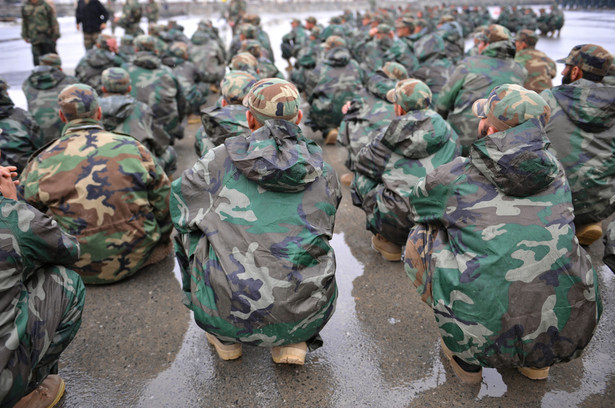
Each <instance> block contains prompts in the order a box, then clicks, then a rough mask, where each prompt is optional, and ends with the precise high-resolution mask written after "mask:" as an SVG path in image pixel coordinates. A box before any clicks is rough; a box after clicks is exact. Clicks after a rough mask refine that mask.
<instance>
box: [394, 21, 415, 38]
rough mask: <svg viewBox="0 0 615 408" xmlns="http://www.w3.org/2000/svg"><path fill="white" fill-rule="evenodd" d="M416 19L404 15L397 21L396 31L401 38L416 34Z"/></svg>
mask: <svg viewBox="0 0 615 408" xmlns="http://www.w3.org/2000/svg"><path fill="white" fill-rule="evenodd" d="M414 29H415V25H414V19H413V18H412V17H402V18H400V19H399V20H397V21H396V22H395V33H396V34H397V36H398V37H399V38H403V37H409V36H411V35H412V34H414Z"/></svg>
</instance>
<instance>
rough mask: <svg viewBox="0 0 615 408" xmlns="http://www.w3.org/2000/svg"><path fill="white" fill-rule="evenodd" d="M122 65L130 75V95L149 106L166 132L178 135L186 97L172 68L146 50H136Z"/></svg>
mask: <svg viewBox="0 0 615 408" xmlns="http://www.w3.org/2000/svg"><path fill="white" fill-rule="evenodd" d="M122 68H124V69H125V70H126V71H127V72H128V74H129V75H130V83H131V84H132V90H131V91H130V93H131V95H132V96H133V97H134V98H135V99H138V100H139V101H141V102H143V103H145V104H146V105H148V106H149V107H150V108H152V111H153V112H154V120H155V121H156V122H157V123H159V124H160V125H162V126H163V127H164V130H166V131H167V133H169V134H170V135H171V136H173V137H177V138H180V139H181V138H182V137H183V135H184V130H183V127H182V125H181V123H182V120H183V119H184V114H185V111H186V99H185V97H184V93H183V91H182V88H181V86H180V84H179V81H178V80H177V78H176V77H175V75H173V73H172V72H171V69H170V68H169V67H167V66H164V65H161V63H160V59H159V58H158V57H157V56H155V55H154V54H152V53H150V52H148V51H140V52H138V53H137V56H136V57H135V59H134V61H133V62H131V63H128V64H124V65H122Z"/></svg>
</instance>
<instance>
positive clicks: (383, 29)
mask: <svg viewBox="0 0 615 408" xmlns="http://www.w3.org/2000/svg"><path fill="white" fill-rule="evenodd" d="M374 37H376V39H378V40H382V39H383V38H393V30H392V29H391V26H390V25H388V24H378V27H376V33H375V34H374Z"/></svg>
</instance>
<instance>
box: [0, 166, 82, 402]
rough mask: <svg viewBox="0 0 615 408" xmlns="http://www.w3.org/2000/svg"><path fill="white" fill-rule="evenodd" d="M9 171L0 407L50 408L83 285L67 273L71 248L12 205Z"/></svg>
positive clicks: (3, 200)
mask: <svg viewBox="0 0 615 408" xmlns="http://www.w3.org/2000/svg"><path fill="white" fill-rule="evenodd" d="M16 176H17V173H15V168H14V167H8V168H7V167H0V191H1V194H0V211H2V226H1V227H0V236H1V237H2V238H1V240H2V244H1V245H0V248H1V249H0V259H1V261H0V271H1V272H0V276H1V277H0V299H2V302H0V305H1V306H0V315H1V316H2V321H1V322H0V361H1V362H2V363H0V377H1V378H2V381H1V382H0V405H1V406H3V407H13V406H16V407H51V406H54V405H55V403H57V402H58V401H59V400H60V398H61V397H62V395H63V394H64V388H65V384H64V380H62V378H61V377H60V376H59V375H57V374H58V360H59V358H60V354H61V353H62V352H63V351H64V350H65V349H66V347H67V346H68V345H69V344H70V342H71V341H72V339H73V338H74V337H75V334H77V331H78V330H79V326H80V325H81V312H82V310H83V304H84V300H85V288H84V286H83V282H82V281H81V279H80V278H79V275H77V274H76V273H75V272H73V271H72V270H70V269H67V268H66V266H69V265H70V264H72V263H73V262H74V261H76V260H77V258H78V257H79V244H78V242H77V240H76V239H75V238H74V237H72V236H70V235H68V234H65V233H64V232H63V231H62V229H61V228H60V227H59V226H58V224H57V223H56V222H55V221H54V220H53V219H51V218H50V217H48V216H47V215H45V214H43V213H41V212H40V211H38V210H36V209H35V208H34V207H31V206H30V205H28V204H26V203H24V202H23V201H18V200H17V191H16V189H15V184H14V183H17V182H16V181H15V182H14V181H13V180H12V178H13V177H16Z"/></svg>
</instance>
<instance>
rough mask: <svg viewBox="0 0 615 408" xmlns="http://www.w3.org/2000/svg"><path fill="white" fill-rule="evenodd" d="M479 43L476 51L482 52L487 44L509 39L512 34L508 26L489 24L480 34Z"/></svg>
mask: <svg viewBox="0 0 615 408" xmlns="http://www.w3.org/2000/svg"><path fill="white" fill-rule="evenodd" d="M479 38H480V40H481V41H480V43H479V45H478V51H479V52H483V50H484V49H485V48H487V46H488V45H489V44H493V43H496V42H500V41H510V40H511V38H512V34H510V31H509V30H508V28H506V27H504V26H501V25H499V24H491V25H490V26H489V27H487V28H486V29H485V31H483V33H482V34H481V35H480V37H479Z"/></svg>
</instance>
